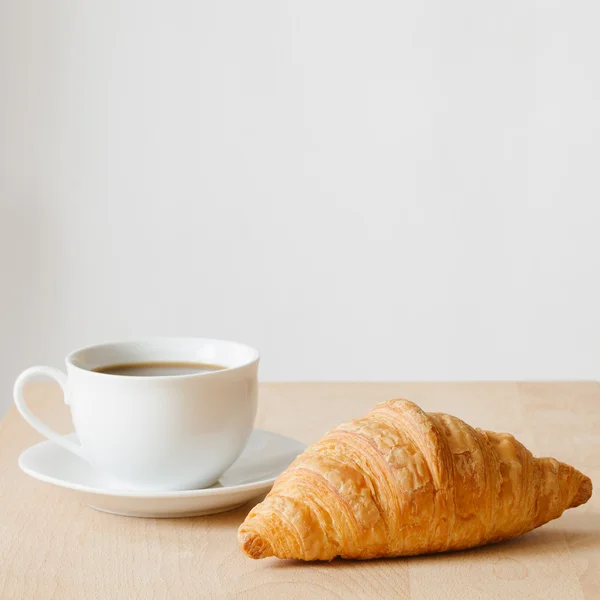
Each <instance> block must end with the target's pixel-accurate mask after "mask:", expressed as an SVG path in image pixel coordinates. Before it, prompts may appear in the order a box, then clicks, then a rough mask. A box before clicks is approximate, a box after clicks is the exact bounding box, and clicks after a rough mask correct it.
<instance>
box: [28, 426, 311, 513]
mask: <svg viewBox="0 0 600 600" xmlns="http://www.w3.org/2000/svg"><path fill="white" fill-rule="evenodd" d="M66 437H69V438H73V439H77V437H76V434H74V433H72V434H70V435H68V436H66ZM305 448H306V446H305V445H304V444H302V443H300V442H298V441H296V440H293V439H291V438H288V437H284V436H282V435H278V434H276V433H271V432H270V431H263V430H262V429H255V430H254V431H253V432H252V435H251V436H250V439H249V441H248V444H247V445H246V448H244V451H243V452H242V455H241V456H240V457H239V458H238V459H237V461H236V462H235V463H234V464H233V465H232V466H231V467H230V468H229V469H228V470H227V471H226V472H225V473H224V474H223V476H222V477H221V479H220V480H219V482H218V483H216V484H215V485H213V486H212V487H210V488H206V489H202V490H185V491H182V492H136V491H130V490H119V489H115V488H114V487H111V485H110V484H109V483H108V480H107V478H106V477H104V476H103V475H102V474H101V473H99V472H97V471H95V470H94V469H93V468H92V467H91V466H90V465H88V463H86V462H85V461H84V460H82V459H81V458H79V457H78V456H76V455H75V454H72V453H71V452H69V451H68V450H64V449H63V448H62V447H60V446H58V445H56V444H55V443H54V442H51V441H45V442H40V443H39V444H36V445H35V446H32V447H31V448H28V449H27V450H25V451H24V452H23V453H22V454H21V456H20V457H19V466H20V467H21V469H22V470H23V471H24V472H25V473H27V474H28V475H31V477H35V478H36V479H40V480H41V481H45V482H47V483H52V484H54V485H58V486H60V487H65V488H69V489H72V490H75V491H76V492H78V493H80V494H81V495H82V496H83V500H84V501H85V502H87V503H88V504H89V505H90V506H91V507H92V508H95V509H97V510H101V511H104V512H110V513H114V514H117V515H125V516H130V517H194V516H200V515H210V514H213V513H218V512H223V511H226V510H232V509H234V508H237V507H238V506H242V504H245V503H246V502H248V500H251V499H252V498H254V497H256V496H259V495H260V494H263V493H265V492H267V491H268V490H269V489H270V488H271V486H272V485H273V482H274V481H275V478H276V477H277V476H278V475H279V474H280V473H281V472H282V471H283V470H284V469H285V468H286V467H287V466H288V465H289V464H290V463H291V462H292V461H293V460H294V458H296V456H297V455H298V454H300V452H302V451H303V450H304V449H305Z"/></svg>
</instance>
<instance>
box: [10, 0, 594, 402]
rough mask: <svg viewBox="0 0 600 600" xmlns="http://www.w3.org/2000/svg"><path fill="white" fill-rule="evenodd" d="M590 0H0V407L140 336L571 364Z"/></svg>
mask: <svg viewBox="0 0 600 600" xmlns="http://www.w3.org/2000/svg"><path fill="white" fill-rule="evenodd" d="M599 22H600V4H598V3H597V2H594V1H591V0H590V1H587V2H566V1H564V2H557V1H551V0H544V1H539V2H533V1H531V0H511V1H505V2H491V3H490V2H480V1H478V0H471V1H469V0H458V1H455V2H447V1H445V0H437V1H434V0H418V1H416V0H415V1H414V2H413V1H411V2H397V1H396V0H393V1H392V0H390V1H375V2H358V1H349V0H344V1H341V0H326V1H323V0H319V1H317V0H294V1H291V0H271V1H265V0H257V1H256V2H247V1H244V0H236V1H230V2H219V1H217V0H203V1H202V2H198V1H196V0H189V1H183V0H170V1H168V2H167V1H166V0H163V1H161V2H158V1H156V0H152V1H150V0H144V1H132V0H127V1H123V0H103V1H102V2H97V1H91V0H88V1H86V0H81V1H75V0H52V1H50V2H49V1H48V0H13V1H10V0H0V86H1V87H0V92H1V93H0V269H1V274H2V279H1V285H2V290H1V292H2V293H1V295H0V340H1V343H0V351H1V356H0V358H1V361H0V390H1V392H2V393H1V395H0V412H2V410H3V408H5V407H6V406H8V404H9V402H10V400H11V384H12V381H13V380H14V377H15V376H16V374H17V373H18V371H19V370H20V369H22V368H24V367H26V366H28V365H30V364H32V363H49V364H51V365H57V366H59V365H60V364H61V362H62V358H63V356H64V355H65V354H66V352H67V351H68V350H71V349H73V348H75V347H78V346H82V345H86V344H89V343H94V342H98V341H107V340H113V339H118V338H131V337H138V336H145V335H162V334H169V335H173V334H183V335H208V336H215V337H223V338H230V339H237V340H240V341H246V342H248V343H250V344H253V345H256V346H257V347H258V348H259V349H260V350H261V352H262V354H263V362H262V367H261V376H262V379H263V380H378V379H382V380H407V379H410V380H427V379H433V380H447V379H540V378H541V379H568V378H589V379H595V378H598V374H599V373H600V302H599V300H600V289H599V286H598V277H599V275H600V235H599V217H600V202H599V200H600V197H599V191H600V185H599V176H600V136H599V133H600V108H599V107H600V37H599V36H598V23H599Z"/></svg>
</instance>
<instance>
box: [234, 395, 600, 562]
mask: <svg viewBox="0 0 600 600" xmlns="http://www.w3.org/2000/svg"><path fill="white" fill-rule="evenodd" d="M591 495H592V482H591V480H590V479H589V477H586V476H585V475H583V474H582V473H580V472H579V471H577V470H576V469H575V468H573V467H571V466H569V465H566V464H564V463H561V462H558V461H557V460H555V459H553V458H534V457H533V456H532V454H531V452H529V450H527V448H525V446H523V445H522V444H521V443H519V442H518V441H517V440H516V439H515V438H514V437H513V436H512V435H510V434H508V433H494V432H491V431H483V430H481V429H474V428H472V427H470V426H469V425H467V424H466V423H464V422H463V421H461V420H460V419H458V418H456V417H453V416H451V415H446V414H441V413H425V412H423V411H422V410H421V409H420V408H419V407H418V406H417V405H416V404H414V403H413V402H410V401H408V400H390V401H388V402H384V403H382V404H379V405H377V406H376V407H375V408H374V409H373V410H371V412H370V413H368V414H367V415H366V416H365V417H363V418H361V419H356V420H353V421H349V422H347V423H344V424H342V425H340V426H338V427H336V428H334V429H332V430H331V431H330V432H329V433H327V434H326V435H325V437H323V438H322V439H321V440H320V441H319V442H317V443H316V444H313V445H312V446H310V447H309V448H307V449H306V450H305V451H304V452H303V453H302V454H301V455H300V456H298V457H297V458H296V460H295V461H294V462H293V463H292V464H291V465H290V466H289V467H288V469H287V470H286V471H285V472H284V473H282V474H281V475H280V476H279V478H278V479H277V480H276V482H275V484H274V486H273V489H272V490H271V492H270V493H269V494H268V495H267V497H266V498H265V500H264V501H263V502H262V503H260V504H258V505H257V506H256V507H255V508H254V509H253V510H252V511H251V512H250V514H249V515H248V516H247V517H246V520H245V521H244V522H243V523H242V525H241V526H240V528H239V531H238V542H239V546H240V548H241V550H242V551H243V552H245V553H246V554H247V555H248V556H250V557H251V558H265V557H268V556H276V557H278V558H295V559H301V560H331V559H333V558H335V557H336V556H341V557H343V558H353V559H366V558H376V557H383V556H403V555H411V554H426V553H431V552H444V551H446V550H459V549H464V548H471V547H473V546H480V545H483V544H489V543H492V542H498V541H500V540H505V539H508V538H512V537H515V536H517V535H521V534H523V533H526V532H528V531H531V530H532V529H535V528H536V527H539V526H540V525H543V524H544V523H547V522H548V521H551V520H552V519H556V518H558V517H560V515H561V514H562V513H563V511H564V510H565V509H567V508H573V507H575V506H579V505H580V504H584V503H585V502H587V501H588V499H589V498H590V496H591Z"/></svg>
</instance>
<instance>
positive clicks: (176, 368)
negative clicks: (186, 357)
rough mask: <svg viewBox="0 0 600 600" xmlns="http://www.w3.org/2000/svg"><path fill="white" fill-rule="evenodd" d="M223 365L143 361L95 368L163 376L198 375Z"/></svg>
mask: <svg viewBox="0 0 600 600" xmlns="http://www.w3.org/2000/svg"><path fill="white" fill-rule="evenodd" d="M225 368H226V367H223V366H221V365H211V364H208V363H192V362H142V363H125V364H118V365H107V366H105V367H98V368H97V369H94V371H95V372H96V373H105V374H107V375H126V376H128V377H161V376H163V377H164V376H165V375H197V374H198V373H212V372H213V371H221V370H223V369H225Z"/></svg>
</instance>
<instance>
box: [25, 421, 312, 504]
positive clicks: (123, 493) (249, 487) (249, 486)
mask: <svg viewBox="0 0 600 600" xmlns="http://www.w3.org/2000/svg"><path fill="white" fill-rule="evenodd" d="M253 431H260V432H262V433H267V434H269V435H275V436H277V437H280V438H284V439H285V440H287V441H292V442H294V443H295V444H297V445H298V448H299V452H298V455H299V454H301V453H302V452H304V450H305V449H306V448H307V445H306V444H304V443H303V442H301V441H299V440H297V439H295V438H292V437H290V436H288V435H283V434H281V433H277V432H275V431H269V430H267V429H261V428H258V427H257V428H254V429H253ZM72 435H74V433H70V434H67V435H65V436H63V437H69V436H72ZM45 445H53V446H58V444H57V443H56V442H53V441H52V440H42V441H41V442H38V443H37V444H34V445H33V446H29V447H28V448H25V450H23V451H22V452H21V454H20V455H19V460H18V464H19V468H20V469H21V471H23V473H25V474H26V475H29V476H30V477H33V478H34V479H37V480H39V481H43V482H44V483H49V484H52V485H56V486H58V487H62V488H66V489H70V490H75V491H78V492H84V493H86V494H96V495H100V496H113V497H114V496H118V497H127V498H197V497H205V498H206V497H212V496H225V495H230V494H234V493H237V492H240V493H241V492H252V491H256V492H258V493H260V491H263V490H266V489H267V488H268V487H270V486H272V485H273V483H275V480H276V479H277V477H279V475H280V474H281V473H283V471H284V470H285V469H287V466H286V467H283V468H282V469H281V471H280V473H279V474H277V475H275V476H273V477H269V478H268V479H261V480H260V481H253V482H251V483H241V484H240V485H232V486H228V487H218V488H213V487H208V488H202V489H196V490H169V491H151V490H119V489H108V488H96V487H90V486H87V485H82V484H79V483H70V482H67V481H65V480H64V479H58V478H56V477H51V476H49V475H44V474H42V473H40V472H39V471H33V470H31V469H30V468H28V467H26V466H25V465H24V464H23V457H24V456H25V455H26V454H27V453H28V452H30V451H31V450H33V449H34V448H38V447H41V446H45ZM80 460H83V459H80ZM233 464H235V463H233ZM290 464H291V462H290ZM232 466H233V465H232ZM288 466H289V465H288ZM92 468H93V467H92Z"/></svg>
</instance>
